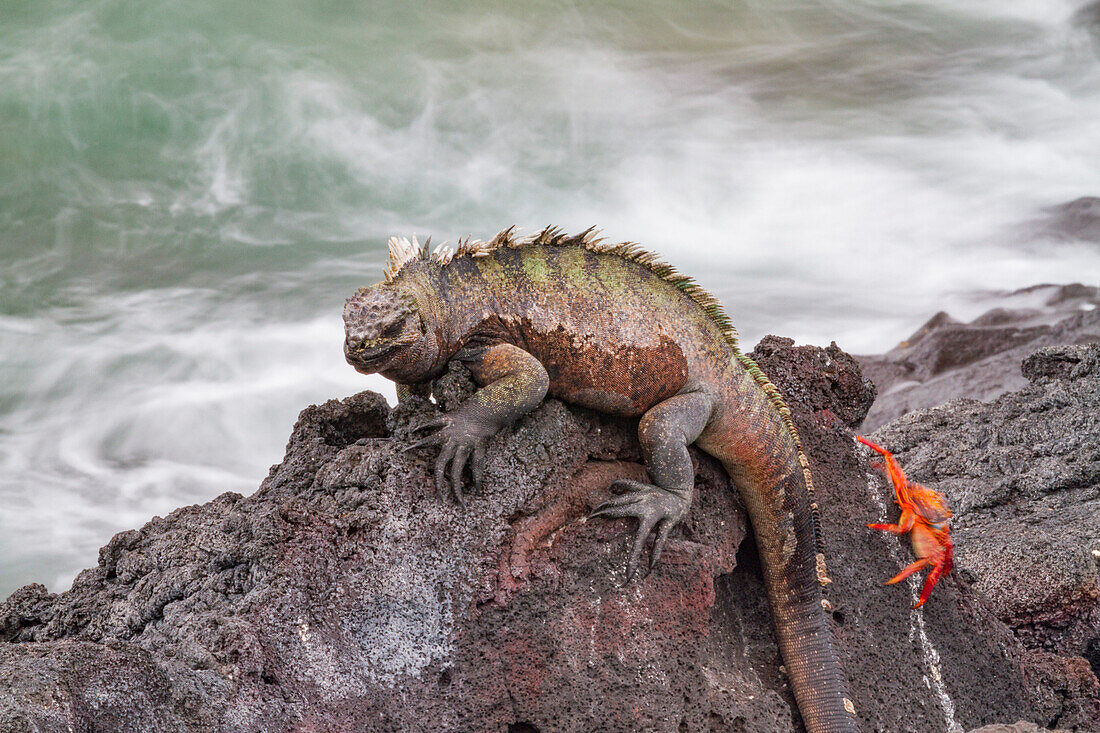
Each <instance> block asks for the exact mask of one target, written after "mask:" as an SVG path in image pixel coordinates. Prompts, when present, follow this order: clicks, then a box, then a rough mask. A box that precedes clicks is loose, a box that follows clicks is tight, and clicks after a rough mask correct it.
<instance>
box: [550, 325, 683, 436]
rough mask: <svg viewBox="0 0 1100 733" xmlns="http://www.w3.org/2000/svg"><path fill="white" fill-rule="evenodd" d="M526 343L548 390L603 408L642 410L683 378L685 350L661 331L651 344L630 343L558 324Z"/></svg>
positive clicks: (632, 412)
mask: <svg viewBox="0 0 1100 733" xmlns="http://www.w3.org/2000/svg"><path fill="white" fill-rule="evenodd" d="M650 340H652V339H650ZM529 347H530V349H531V352H532V353H533V354H535V356H536V358H538V360H539V361H540V362H542V365H543V366H544V367H545V368H546V372H547V373H548V374H549V375H550V393H551V394H553V395H555V396H557V397H560V398H561V399H563V400H565V401H567V402H572V403H574V404H577V405H581V406H583V407H590V408H592V409H595V410H600V411H602V412H610V413H613V414H616V415H623V416H627V417H631V416H636V415H641V414H642V413H644V412H645V411H646V410H648V409H649V408H651V407H653V406H654V405H656V404H657V403H658V402H662V401H664V400H667V399H668V398H669V397H672V396H673V395H675V394H676V393H677V392H679V391H680V389H681V388H682V387H683V386H684V383H685V382H686V381H687V375H688V368H687V359H686V358H685V357H684V352H683V351H682V350H681V349H680V347H679V346H678V345H677V344H676V342H675V341H674V340H673V339H671V338H669V337H668V336H665V335H664V334H661V336H660V339H659V341H658V342H657V343H656V345H654V346H633V345H627V344H599V343H596V342H595V339H585V338H581V337H575V336H573V335H571V334H568V333H566V332H565V330H564V329H562V328H558V329H556V330H554V331H550V332H549V333H544V334H540V343H538V344H529Z"/></svg>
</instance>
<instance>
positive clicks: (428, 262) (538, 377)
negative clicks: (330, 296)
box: [344, 228, 857, 733]
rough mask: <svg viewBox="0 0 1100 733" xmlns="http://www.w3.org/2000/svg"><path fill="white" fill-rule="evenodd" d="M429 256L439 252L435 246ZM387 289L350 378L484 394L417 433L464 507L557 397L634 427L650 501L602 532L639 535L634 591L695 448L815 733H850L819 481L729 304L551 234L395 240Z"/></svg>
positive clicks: (690, 483)
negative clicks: (746, 549)
mask: <svg viewBox="0 0 1100 733" xmlns="http://www.w3.org/2000/svg"><path fill="white" fill-rule="evenodd" d="M429 241H430V240H429ZM389 247H390V252H389V264H388V267H387V269H386V271H385V275H384V280H383V282H380V283H378V284H376V285H374V286H372V287H369V288H361V289H359V290H358V291H357V292H356V293H355V294H354V295H353V296H352V297H350V298H349V299H348V300H347V303H346V304H345V306H344V324H345V334H346V337H345V343H344V354H345V357H346V358H347V361H348V362H349V363H350V364H351V365H352V366H353V367H355V369H356V370H358V371H360V372H362V373H364V374H372V373H380V374H382V375H383V376H385V377H387V378H389V379H392V380H393V381H395V382H397V383H398V385H399V391H400V392H402V393H405V392H406V391H407V390H410V389H415V388H416V387H417V385H420V386H422V385H424V384H426V383H427V382H429V381H430V380H432V379H433V378H435V377H438V376H439V375H440V374H441V373H442V372H443V371H444V369H445V368H446V366H447V363H448V362H449V361H451V360H456V359H457V360H459V361H461V362H462V363H464V364H466V365H467V366H468V367H469V370H470V373H471V374H472V376H473V378H474V380H475V382H476V383H477V384H478V385H479V386H480V389H479V390H478V391H477V392H475V393H474V394H473V396H471V397H470V398H469V399H468V400H467V401H466V402H464V403H463V404H462V405H461V406H460V407H459V408H457V409H456V410H454V411H452V412H450V413H448V414H446V415H445V416H444V417H442V418H440V419H438V420H436V421H433V422H431V423H429V424H427V425H424V426H422V427H423V428H426V429H432V430H437V432H435V433H433V434H431V435H429V436H428V437H426V438H424V439H423V440H420V441H419V442H418V443H416V444H415V445H414V447H423V446H429V445H437V444H438V445H440V446H441V449H440V452H439V455H438V458H437V459H436V463H435V479H436V483H437V486H438V488H439V490H440V493H442V492H443V487H444V485H445V483H446V482H447V473H448V466H449V467H450V483H451V487H452V490H453V491H454V493H455V496H456V498H458V499H459V500H460V501H461V498H462V493H461V481H462V472H463V470H464V468H465V466H466V465H467V464H469V465H470V469H471V473H472V476H473V481H474V485H475V488H478V487H480V484H481V481H482V477H483V473H484V461H485V447H486V443H487V441H488V440H489V438H491V437H492V436H493V435H495V434H496V433H497V432H498V431H500V430H501V429H503V428H504V427H506V426H508V425H510V424H511V423H512V422H514V421H515V420H516V419H518V418H519V417H521V416H523V415H524V414H526V413H527V412H529V411H531V410H532V409H534V408H535V407H536V406H537V405H538V404H539V403H540V402H541V401H542V399H543V397H545V395H546V394H547V393H549V394H551V395H554V396H555V397H558V398H560V399H562V400H564V401H566V402H570V403H573V404H576V405H581V406H584V407H588V408H592V409H596V410H601V411H604V412H608V413H613V414H615V415H621V416H626V417H640V418H641V419H640V422H639V425H638V437H639V441H640V443H641V446H642V450H643V454H644V457H645V463H646V467H647V470H648V472H649V475H650V477H651V479H652V481H653V483H651V484H650V483H642V482H638V481H632V480H625V479H624V480H620V481H619V482H616V483H618V484H619V485H620V488H623V489H625V493H623V494H621V495H619V496H616V497H614V498H612V499H610V500H609V501H607V502H605V503H603V504H601V505H600V506H599V507H597V508H596V510H595V511H593V512H592V514H591V515H590V516H591V517H635V518H637V519H638V529H637V532H636V534H635V536H634V542H633V547H632V550H631V553H630V556H629V560H628V562H627V577H628V582H629V579H630V578H631V577H633V576H634V574H635V573H636V571H637V569H638V564H639V561H640V558H641V556H642V553H643V550H644V547H645V544H646V541H647V539H648V538H649V537H650V535H653V536H654V542H653V548H652V550H651V552H650V559H649V564H650V567H652V566H653V565H655V564H656V563H657V561H658V560H659V559H660V557H661V553H662V551H663V550H664V547H665V544H666V542H667V540H668V537H669V533H670V532H671V530H672V529H673V527H675V526H676V524H677V523H678V522H679V521H680V520H681V519H683V518H684V516H685V515H686V514H687V511H688V508H689V506H690V504H691V499H692V494H693V491H694V471H693V469H692V463H691V458H690V456H689V453H688V446H689V445H691V444H692V443H694V444H695V445H696V446H698V447H699V448H701V449H702V450H704V451H706V452H707V453H709V454H711V455H712V456H714V457H715V458H717V459H718V460H719V461H721V462H722V465H723V466H724V467H725V469H726V471H727V472H728V473H729V475H730V477H731V479H732V480H733V482H734V483H735V484H736V485H737V487H738V489H739V491H740V493H741V497H742V499H743V501H744V504H745V506H746V508H747V509H748V513H749V517H750V520H751V522H752V525H753V530H754V533H755V535H756V541H757V545H758V547H759V552H760V559H761V561H762V562H761V564H762V566H763V574H764V581H765V586H766V588H767V592H768V599H769V601H770V604H771V609H772V614H773V617H774V620H775V628H776V635H777V638H778V641H779V647H780V650H781V652H782V655H783V660H784V663H785V665H786V668H787V673H788V676H789V678H790V682H791V687H792V688H793V690H794V695H795V699H796V701H797V703H798V708H799V711H800V712H801V714H802V718H803V720H804V722H805V724H806V728H807V729H808V730H809V731H810V733H825V732H829V733H832V732H835V731H855V730H857V724H856V718H855V709H854V706H853V704H852V702H851V700H850V697H849V693H848V691H847V685H846V681H845V678H844V674H843V672H842V671H841V669H840V665H839V663H838V661H837V656H836V652H835V651H834V649H833V639H832V632H831V629H830V627H829V621H828V618H827V616H826V613H825V610H826V609H827V608H828V604H827V602H826V601H825V600H824V598H823V595H822V591H821V586H822V585H824V584H825V583H827V582H829V581H828V578H827V577H826V575H825V565H824V556H823V555H822V554H821V552H820V550H819V546H818V539H817V538H818V536H819V533H820V528H819V527H818V521H817V511H816V510H817V505H816V503H814V500H813V481H812V478H811V475H810V470H809V463H808V461H807V459H806V456H805V454H804V453H803V452H802V448H801V443H800V440H799V436H798V432H797V431H796V430H795V427H794V424H793V422H792V421H791V412H790V409H789V408H788V407H787V406H786V405H785V404H784V403H783V400H782V398H781V397H780V395H779V391H778V390H777V388H776V387H775V385H774V384H772V383H771V382H770V381H769V380H768V378H767V377H766V376H765V375H764V373H763V372H762V371H761V370H760V368H759V367H758V366H757V365H756V364H755V363H754V362H753V361H752V359H751V358H749V357H748V356H746V355H745V354H743V353H741V351H740V349H739V347H738V345H737V334H736V331H735V330H734V328H733V326H732V324H731V323H730V321H729V319H728V317H727V316H726V315H725V313H724V312H723V310H722V308H721V306H720V305H719V303H718V301H717V300H716V299H715V298H714V297H712V296H711V295H709V294H708V293H707V292H706V291H704V290H703V289H702V288H701V287H700V286H699V285H698V284H696V283H695V282H694V281H693V280H692V279H691V278H689V277H687V276H685V275H682V274H680V273H678V272H677V271H676V270H675V269H673V268H672V267H671V266H670V265H668V264H665V263H663V262H661V261H660V260H659V259H658V258H657V256H655V255H654V254H652V253H649V252H647V251H645V250H643V249H641V248H640V247H639V246H637V245H636V244H634V243H630V242H626V243H619V244H612V243H607V242H604V241H603V240H600V239H598V238H597V237H596V235H595V233H594V230H592V229H589V230H588V231H586V232H583V233H581V234H579V235H574V236H567V235H565V234H563V233H561V232H560V230H558V229H554V228H547V229H546V230H544V231H542V232H540V233H539V234H537V235H535V236H532V237H527V238H519V237H517V236H515V234H514V232H513V229H507V230H505V231H503V232H501V233H500V234H498V235H497V236H496V237H495V238H493V239H492V240H491V241H488V242H481V241H473V240H469V239H467V240H465V241H461V242H459V243H458V246H457V249H449V248H447V247H443V246H440V247H438V248H436V250H435V251H434V252H433V253H432V254H431V255H428V253H427V249H426V247H421V246H420V245H419V244H418V243H417V242H416V241H415V240H413V241H409V240H406V239H397V238H395V239H391V240H390V244H389Z"/></svg>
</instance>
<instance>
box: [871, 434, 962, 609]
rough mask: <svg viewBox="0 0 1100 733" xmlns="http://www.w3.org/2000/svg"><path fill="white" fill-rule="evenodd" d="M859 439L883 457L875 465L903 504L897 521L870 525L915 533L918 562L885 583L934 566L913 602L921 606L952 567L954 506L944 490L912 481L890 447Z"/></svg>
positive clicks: (915, 549) (914, 540)
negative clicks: (951, 520)
mask: <svg viewBox="0 0 1100 733" xmlns="http://www.w3.org/2000/svg"><path fill="white" fill-rule="evenodd" d="M856 440H858V441H859V442H860V443H863V444H864V445H865V446H867V447H868V448H870V449H871V450H873V451H875V452H876V453H878V454H879V455H881V456H882V457H883V459H884V460H883V463H877V464H872V465H874V466H875V467H876V468H879V469H882V470H883V471H884V472H885V473H886V475H887V476H889V477H890V481H891V483H893V484H894V494H895V495H896V497H897V503H898V506H900V507H901V517H899V518H898V523H897V524H868V525H867V526H868V527H870V528H871V529H878V530H882V531H883V532H892V533H893V534H905V533H906V532H910V533H912V534H911V542H912V545H913V552H914V553H915V554H916V556H917V558H918V559H917V561H916V562H914V563H911V564H910V565H907V566H906V567H905V569H903V570H902V571H901V572H900V573H898V574H897V575H895V576H894V577H892V578H890V579H889V580H887V581H886V585H892V584H894V583H897V582H898V581H900V580H904V579H905V578H908V577H909V576H910V575H912V574H913V573H915V572H917V571H918V570H922V569H923V568H926V567H928V566H931V567H932V572H930V573H928V577H927V578H926V579H925V581H924V587H923V588H922V589H921V594H920V600H919V601H917V603H916V605H914V606H913V608H920V607H921V606H923V605H924V604H925V602H926V601H927V600H928V597H929V596H930V595H931V594H932V588H933V587H935V585H936V582H937V581H939V579H940V577H941V576H943V575H944V574H945V573H948V572H950V571H951V567H952V565H953V563H954V552H955V549H954V545H952V543H951V536H950V529H949V527H948V522H949V520H950V519H951V510H950V509H948V508H947V500H946V499H945V498H944V496H943V494H941V493H939V492H938V491H933V490H932V489H929V488H927V487H926V486H921V485H920V484H916V483H913V482H912V481H909V480H908V479H907V478H906V477H905V472H904V471H902V470H901V466H900V465H899V464H898V462H897V460H896V459H895V458H894V456H893V454H892V453H890V451H888V450H886V449H885V448H882V447H880V446H878V445H875V444H874V443H872V442H871V441H869V440H867V439H866V438H862V437H859V436H857V437H856Z"/></svg>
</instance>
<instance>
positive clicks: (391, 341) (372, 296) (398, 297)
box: [344, 283, 426, 374]
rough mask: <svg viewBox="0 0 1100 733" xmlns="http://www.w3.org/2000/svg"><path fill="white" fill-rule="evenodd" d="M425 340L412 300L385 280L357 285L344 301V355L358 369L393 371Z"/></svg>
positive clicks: (367, 371)
mask: <svg viewBox="0 0 1100 733" xmlns="http://www.w3.org/2000/svg"><path fill="white" fill-rule="evenodd" d="M425 341H426V339H425V338H424V327H423V325H422V323H421V319H420V314H419V313H418V311H417V308H416V305H415V304H414V302H413V300H412V299H411V298H410V297H408V296H407V295H405V294H404V293H402V292H401V291H400V290H398V289H396V288H394V287H392V286H391V285H389V284H387V283H379V284H378V285H375V286H373V287H370V288H360V289H359V291H358V292H356V293H355V295H353V296H351V297H350V298H348V299H347V301H346V302H345V303H344V358H346V359H347V360H348V363H349V364H351V365H352V366H353V367H355V370H356V371H358V372H362V373H363V374H373V373H375V372H386V371H392V369H393V367H394V366H395V365H398V364H400V362H402V361H404V360H408V358H409V357H413V356H414V354H413V353H410V352H419V351H422V350H423V349H422V347H423V346H424V343H425ZM418 347H421V348H418ZM415 356H420V354H415ZM417 360H419V359H417Z"/></svg>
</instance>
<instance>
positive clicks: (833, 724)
mask: <svg viewBox="0 0 1100 733" xmlns="http://www.w3.org/2000/svg"><path fill="white" fill-rule="evenodd" d="M739 356H740V355H739ZM741 358H742V360H743V363H744V362H748V363H747V364H745V366H746V369H747V370H748V372H749V376H750V377H751V378H752V379H753V380H754V381H755V382H756V383H757V384H756V386H757V387H760V389H753V388H749V389H745V390H739V391H738V394H739V397H740V398H741V399H740V401H741V405H740V406H739V408H738V412H739V417H738V418H737V419H738V421H739V422H740V423H741V427H742V428H744V429H745V430H746V431H749V430H750V428H751V432H748V434H751V435H752V440H751V441H748V443H751V448H746V447H745V445H746V444H745V443H743V444H742V447H741V448H740V449H738V450H737V453H739V454H740V455H737V456H731V457H730V460H729V461H728V462H727V463H726V470H727V471H728V472H729V474H730V476H731V478H733V480H734V483H736V484H737V486H738V489H739V490H740V493H741V497H742V500H743V501H744V503H745V507H746V509H747V510H748V512H749V518H750V519H751V520H752V525H753V531H754V532H755V534H756V542H757V546H758V547H759V550H760V560H761V565H762V566H763V572H764V584H765V587H766V588H767V592H768V600H769V602H770V605H771V611H772V617H773V619H774V621H775V629H776V637H777V638H778V641H779V648H780V651H781V652H782V654H783V663H784V665H785V666H786V668H787V675H788V677H789V679H790V683H791V688H792V690H793V691H794V696H795V700H796V701H797V702H798V709H799V711H800V712H801V714H802V718H803V721H804V722H805V724H806V729H807V730H808V731H809V732H810V733H840V732H842V731H843V732H844V733H850V732H852V731H857V730H858V726H857V719H856V716H855V706H854V705H853V703H852V700H851V695H850V694H849V692H848V684H847V681H846V680H845V677H844V673H843V671H842V670H841V668H840V662H839V660H838V658H837V654H836V648H835V642H834V639H833V633H832V629H831V627H830V625H829V613H828V612H829V610H830V606H829V603H828V601H827V600H826V599H825V597H824V593H823V591H822V588H823V586H824V585H825V584H827V583H828V582H830V581H829V579H828V577H827V576H826V573H825V556H824V555H823V554H822V552H821V545H820V523H819V520H818V514H817V504H816V503H815V502H814V498H813V480H812V477H811V475H810V469H809V462H808V460H807V459H806V456H805V454H804V453H803V452H802V447H801V441H800V440H799V437H798V432H797V431H796V430H795V428H794V424H793V423H792V422H791V419H790V410H789V409H788V408H787V406H786V405H785V404H783V401H782V399H781V398H780V396H779V393H778V390H777V389H776V388H775V386H774V385H772V384H771V382H769V381H768V380H767V378H766V377H765V376H764V375H763V372H761V371H760V369H759V367H757V366H756V364H755V363H753V362H752V361H751V359H748V357H741ZM750 365H751V366H750ZM742 421H744V422H742Z"/></svg>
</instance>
